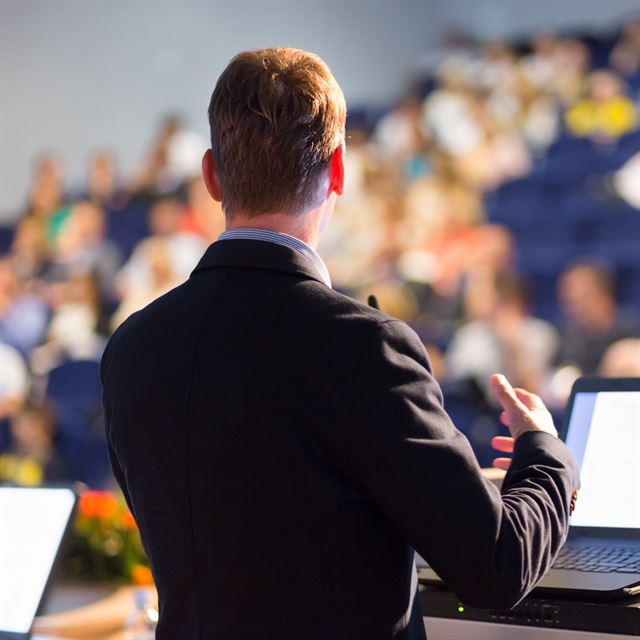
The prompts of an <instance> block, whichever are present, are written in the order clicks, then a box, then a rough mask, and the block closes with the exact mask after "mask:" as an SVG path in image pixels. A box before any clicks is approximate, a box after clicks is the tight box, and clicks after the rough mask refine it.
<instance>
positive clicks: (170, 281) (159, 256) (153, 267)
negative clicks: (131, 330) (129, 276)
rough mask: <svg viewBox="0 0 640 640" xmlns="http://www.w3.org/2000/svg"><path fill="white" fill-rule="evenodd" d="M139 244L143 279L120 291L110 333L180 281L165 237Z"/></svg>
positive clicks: (132, 282) (138, 252) (153, 238)
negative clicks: (120, 298) (121, 293)
mask: <svg viewBox="0 0 640 640" xmlns="http://www.w3.org/2000/svg"><path fill="white" fill-rule="evenodd" d="M140 244H141V246H140V247H139V248H138V249H136V259H137V260H140V261H144V265H145V270H146V272H145V277H144V278H141V279H140V280H138V281H135V280H132V281H131V282H130V283H129V285H128V286H127V288H126V289H124V293H123V296H122V302H121V303H120V306H119V307H118V308H117V310H116V312H115V313H114V314H113V317H112V318H111V328H112V329H113V330H115V329H116V328H117V327H119V326H120V325H121V324H122V323H123V322H124V321H125V320H126V319H127V318H128V317H129V316H130V315H131V314H132V313H133V312H134V311H138V310H139V309H142V308H143V307H145V306H146V305H148V304H149V303H150V302H153V300H155V299H156V298H159V297H160V296H161V295H164V294H165V293H167V291H170V290H171V289H173V288H174V287H177V286H178V285H179V284H180V283H181V282H183V280H184V278H179V277H178V276H177V274H176V273H175V271H174V267H173V264H172V262H171V256H170V248H169V242H168V240H167V238H163V237H161V236H158V237H152V238H148V239H147V240H145V241H144V242H142V243H140Z"/></svg>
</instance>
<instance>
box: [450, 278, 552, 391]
mask: <svg viewBox="0 0 640 640" xmlns="http://www.w3.org/2000/svg"><path fill="white" fill-rule="evenodd" d="M466 302H467V305H466V307H467V312H468V314H469V315H470V316H471V319H470V320H469V322H467V323H466V324H464V325H462V327H460V328H459V329H458V330H457V331H456V333H455V334H454V337H453V340H452V341H451V343H450V345H449V348H448V349H447V352H446V370H447V373H448V376H449V377H450V378H451V379H454V380H457V379H462V378H468V377H473V378H475V379H476V380H478V382H480V383H483V382H484V381H485V380H486V379H487V378H488V376H489V375H490V374H491V373H490V372H491V371H504V372H505V373H506V375H508V376H509V378H510V379H512V380H513V381H514V384H515V385H517V386H520V387H527V388H530V389H533V390H534V391H535V393H538V394H539V393H540V392H541V391H542V390H543V386H544V382H545V379H546V376H547V374H548V373H549V371H550V369H551V365H552V362H553V356H554V354H555V352H556V349H557V345H558V337H557V334H556V331H555V329H554V328H553V326H551V325H550V324H549V323H548V322H545V321H544V320H540V319H539V318H534V317H533V316H532V315H530V312H529V300H528V296H527V292H526V288H525V286H524V284H523V283H522V281H520V280H518V279H517V278H515V277H512V276H507V275H497V274H495V273H492V272H487V271H484V272H483V271H480V272H475V273H471V274H469V277H468V281H467V292H466ZM487 372H489V373H487Z"/></svg>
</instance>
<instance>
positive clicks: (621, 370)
mask: <svg viewBox="0 0 640 640" xmlns="http://www.w3.org/2000/svg"><path fill="white" fill-rule="evenodd" d="M598 375H601V376H604V377H605V378H640V338H624V339H623V340H618V341H617V342H614V343H613V344H612V345H611V346H610V347H609V348H608V349H607V350H606V352H605V354H604V357H603V358H602V362H601V363H600V369H599V371H598Z"/></svg>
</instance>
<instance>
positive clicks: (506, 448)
mask: <svg viewBox="0 0 640 640" xmlns="http://www.w3.org/2000/svg"><path fill="white" fill-rule="evenodd" d="M514 445H515V440H514V439H513V438H508V437H507V436H495V437H494V438H491V446H492V447H493V448H494V449H495V450H496V451H502V452H504V453H512V452H513V447H514Z"/></svg>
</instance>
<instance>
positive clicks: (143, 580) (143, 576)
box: [131, 564, 153, 586]
mask: <svg viewBox="0 0 640 640" xmlns="http://www.w3.org/2000/svg"><path fill="white" fill-rule="evenodd" d="M131 579H132V580H133V584H136V585H139V586H146V585H149V584H153V575H152V574H151V569H149V567H145V566H143V565H141V564H137V565H136V566H135V567H133V569H132V570H131Z"/></svg>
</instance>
